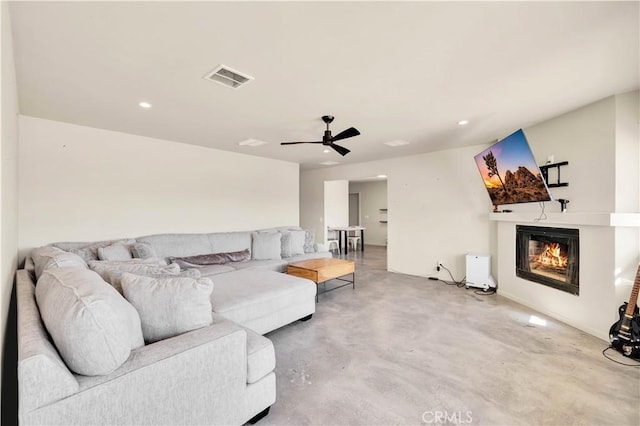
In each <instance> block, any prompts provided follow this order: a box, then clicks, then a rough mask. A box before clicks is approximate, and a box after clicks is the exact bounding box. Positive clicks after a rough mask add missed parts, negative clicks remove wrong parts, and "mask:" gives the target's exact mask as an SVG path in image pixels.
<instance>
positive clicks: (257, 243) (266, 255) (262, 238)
mask: <svg viewBox="0 0 640 426" xmlns="http://www.w3.org/2000/svg"><path fill="white" fill-rule="evenodd" d="M252 238H253V242H252V245H251V256H252V258H253V259H256V260H270V259H282V256H281V247H280V246H281V244H280V241H281V238H282V234H281V233H279V232H275V233H267V232H254V233H253V234H252Z"/></svg>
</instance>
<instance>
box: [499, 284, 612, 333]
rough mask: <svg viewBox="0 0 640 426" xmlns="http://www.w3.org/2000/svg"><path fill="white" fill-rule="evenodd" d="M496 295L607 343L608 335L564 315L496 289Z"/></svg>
mask: <svg viewBox="0 0 640 426" xmlns="http://www.w3.org/2000/svg"><path fill="white" fill-rule="evenodd" d="M498 294H499V295H500V296H504V297H506V298H507V299H510V300H513V301H514V302H516V303H519V304H521V305H524V306H526V307H528V308H531V309H534V310H536V311H538V312H540V313H542V314H545V315H547V316H550V317H551V318H554V319H557V320H558V321H562V322H563V323H565V324H567V325H570V326H571V327H573V328H577V329H578V330H580V331H584V332H585V333H589V334H590V335H592V336H594V337H597V338H598V339H602V340H604V341H605V342H607V343H609V335H608V334H606V333H602V331H601V330H596V329H592V328H590V327H584V326H582V325H580V324H576V323H575V321H573V320H572V319H571V318H567V317H565V316H564V315H561V314H559V313H557V312H554V311H552V310H550V309H546V308H545V307H543V306H537V305H536V304H535V303H531V302H529V301H527V300H524V299H522V298H520V297H518V296H514V295H513V294H510V293H507V292H505V291H503V290H500V288H499V287H498Z"/></svg>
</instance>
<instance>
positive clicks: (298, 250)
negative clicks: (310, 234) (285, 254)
mask: <svg viewBox="0 0 640 426" xmlns="http://www.w3.org/2000/svg"><path fill="white" fill-rule="evenodd" d="M289 234H291V255H292V256H298V255H300V254H304V241H305V234H306V232H305V231H289Z"/></svg>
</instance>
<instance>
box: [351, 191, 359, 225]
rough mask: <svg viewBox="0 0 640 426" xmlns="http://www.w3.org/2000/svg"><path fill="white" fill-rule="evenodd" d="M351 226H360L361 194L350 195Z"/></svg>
mask: <svg viewBox="0 0 640 426" xmlns="http://www.w3.org/2000/svg"><path fill="white" fill-rule="evenodd" d="M349 226H360V194H359V193H356V194H349Z"/></svg>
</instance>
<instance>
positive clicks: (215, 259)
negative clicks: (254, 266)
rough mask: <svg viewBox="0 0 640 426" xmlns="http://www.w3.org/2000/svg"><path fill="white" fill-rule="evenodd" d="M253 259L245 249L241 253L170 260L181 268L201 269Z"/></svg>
mask: <svg viewBox="0 0 640 426" xmlns="http://www.w3.org/2000/svg"><path fill="white" fill-rule="evenodd" d="M250 258H251V253H249V249H244V250H241V251H233V252H229V253H211V254H200V255H197V256H188V257H169V260H170V261H171V262H172V263H177V264H178V265H180V268H184V269H186V268H199V267H202V266H204V265H223V264H225V263H229V262H242V261H245V260H249V259H250Z"/></svg>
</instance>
